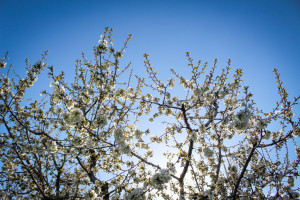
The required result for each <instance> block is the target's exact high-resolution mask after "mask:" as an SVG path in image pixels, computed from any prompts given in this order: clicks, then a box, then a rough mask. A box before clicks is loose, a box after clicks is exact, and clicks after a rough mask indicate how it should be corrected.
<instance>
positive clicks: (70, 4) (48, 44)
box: [0, 0, 300, 111]
mask: <svg viewBox="0 0 300 200" xmlns="http://www.w3.org/2000/svg"><path fill="white" fill-rule="evenodd" d="M106 26H109V27H112V28H113V29H114V35H115V36H114V39H115V44H116V45H118V44H119V45H121V44H122V42H123V41H124V40H125V39H126V36H127V35H128V34H130V33H132V34H133V39H132V40H131V42H130V44H129V48H128V49H127V50H126V52H125V56H124V59H125V61H126V62H129V61H132V63H133V65H132V67H133V69H134V73H136V74H144V72H145V71H144V68H143V57H142V55H143V53H145V52H147V53H148V54H150V58H151V61H152V63H153V66H155V67H156V69H157V71H158V74H159V75H161V78H162V79H167V78H168V76H169V68H171V67H172V68H174V69H175V70H176V71H178V72H181V73H185V71H186V68H185V67H186V63H187V62H186V59H185V57H184V56H185V54H184V52H186V51H190V53H191V56H192V57H193V58H195V59H201V60H202V61H203V62H206V61H207V62H209V63H211V64H212V63H213V60H214V58H218V59H219V64H218V67H219V68H222V67H224V66H225V65H226V62H227V59H228V58H231V59H232V67H233V68H242V69H243V70H244V83H245V84H246V85H249V86H250V91H253V93H254V95H255V96H254V98H255V99H256V101H257V103H258V104H259V105H261V106H264V108H265V109H266V111H267V110H269V109H270V108H271V107H273V105H274V103H275V102H274V101H273V100H274V97H273V95H274V94H275V93H276V91H277V88H276V84H275V80H274V74H273V73H272V69H273V68H274V67H277V68H279V72H280V73H281V74H282V80H283V81H284V82H285V86H286V87H287V90H288V92H290V93H291V95H292V96H296V95H299V91H300V87H299V81H298V77H299V75H300V73H299V72H300V67H299V64H300V2H299V1H296V0H282V1H277V0H273V1H271V0H270V1H264V0H260V1H258V0H254V1H246V0H245V1H232V0H229V1H228V0H227V1H204V0H198V1H192V0H185V1H183V0H172V1H171V0H170V1H169V0H166V1H161V0H160V1H156V0H155V1H150V0H149V1H144V0H140V1H131V0H127V1H125V0H119V1H116V0H112V1H108V0H106V1H103V0H99V1H83V0H80V1H79V0H73V1H67V0H64V1H57V0H43V1H38V0H35V1H34V0H26V1H22V0H14V1H11V0H1V1H0V55H1V56H3V55H4V54H5V52H6V51H9V57H10V62H11V63H13V64H14V66H15V69H16V71H17V72H19V73H22V72H24V66H25V63H24V60H25V58H28V59H29V60H30V61H31V63H34V62H35V61H36V60H37V59H39V58H40V55H41V54H42V53H43V52H44V51H45V50H49V52H50V53H49V57H48V63H49V64H50V65H54V67H55V69H56V70H57V71H60V70H64V71H66V72H67V74H70V73H73V72H74V63H75V60H76V59H78V58H80V56H81V52H82V51H84V52H86V53H87V54H88V55H91V52H92V47H93V45H95V44H96V43H97V41H98V40H99V36H100V34H101V33H102V32H103V30H104V28H105V27H106ZM90 59H93V57H92V56H90ZM298 110H299V109H298Z"/></svg>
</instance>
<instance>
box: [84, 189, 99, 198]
mask: <svg viewBox="0 0 300 200" xmlns="http://www.w3.org/2000/svg"><path fill="white" fill-rule="evenodd" d="M96 198H97V194H96V192H95V191H94V190H89V191H87V192H86V193H85V194H84V199H86V200H94V199H96Z"/></svg>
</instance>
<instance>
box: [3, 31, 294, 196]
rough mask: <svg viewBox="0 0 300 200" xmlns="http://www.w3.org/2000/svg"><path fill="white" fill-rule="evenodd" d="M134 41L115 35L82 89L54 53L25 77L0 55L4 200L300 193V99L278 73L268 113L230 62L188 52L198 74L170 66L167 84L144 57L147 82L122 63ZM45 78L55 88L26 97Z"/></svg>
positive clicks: (81, 73)
mask: <svg viewBox="0 0 300 200" xmlns="http://www.w3.org/2000/svg"><path fill="white" fill-rule="evenodd" d="M130 38H131V35H129V36H128V39H127V40H126V41H125V42H124V45H123V46H122V47H121V48H120V49H118V50H117V49H115V48H114V45H113V43H112V42H113V39H112V29H109V28H106V29H105V32H104V34H103V35H102V36H101V39H100V40H99V42H98V44H97V45H96V46H95V47H94V48H93V53H94V58H93V59H92V60H89V59H88V58H86V56H85V54H84V53H83V54H82V58H81V59H79V60H77V61H76V66H75V78H74V81H73V82H67V81H66V80H65V76H66V75H65V74H64V72H61V73H59V74H57V72H56V71H55V68H54V67H53V66H50V65H48V64H47V63H46V57H47V54H48V52H45V53H44V54H43V55H42V58H41V59H40V60H38V61H37V62H36V63H35V64H30V63H29V61H26V76H24V77H21V76H19V75H17V74H16V73H15V72H14V70H13V69H14V68H13V67H12V65H9V63H8V54H6V55H5V56H4V57H3V58H1V62H0V68H1V75H0V76H1V77H0V83H1V86H0V113H1V114H0V127H1V132H0V134H1V135H0V139H1V140H0V154H1V161H0V167H1V173H0V182H1V185H0V196H1V198H2V199H17V198H22V199H47V200H48V199H49V200H50V199H90V200H94V199H105V200H107V199H114V200H117V199H126V200H134V199H136V200H138V199H180V200H183V199H192V200H196V199H296V198H299V192H300V191H299V187H300V185H299V183H298V184H297V182H296V181H297V180H298V181H299V161H300V148H299V147H298V145H299V136H300V128H299V123H300V121H299V117H298V118H297V116H294V112H293V107H295V106H296V105H297V103H298V100H299V97H294V98H291V97H289V96H288V93H287V91H286V90H285V88H284V86H283V82H282V81H281V79H280V74H279V72H278V70H277V69H275V68H274V74H275V80H276V82H277V85H278V91H277V92H278V95H279V97H280V100H279V101H278V102H274V105H275V107H274V108H273V110H271V111H269V112H264V111H263V110H262V109H261V108H259V107H257V105H256V104H255V101H254V99H253V95H252V93H251V92H250V91H249V87H248V86H243V85H242V75H243V72H242V69H236V70H235V71H233V70H231V66H230V64H231V60H230V59H229V60H228V64H227V66H226V67H225V68H223V69H222V70H221V71H220V73H219V72H217V70H216V69H217V60H215V62H214V63H213V64H212V65H211V64H209V63H202V62H201V61H198V62H196V61H194V60H193V59H192V58H191V56H190V54H189V53H188V52H187V53H186V58H187V70H189V71H190V76H189V77H184V76H182V75H181V74H179V73H177V72H176V71H175V70H173V69H171V75H170V77H171V78H169V79H168V80H165V81H163V80H160V79H159V72H156V71H155V69H154V67H153V66H152V65H151V62H150V56H149V55H148V54H146V53H145V54H144V65H145V70H146V75H145V77H139V76H134V75H133V72H132V71H130V64H128V65H125V66H123V64H120V60H121V59H122V57H123V54H124V50H125V49H126V47H127V45H128V42H129V40H130ZM42 71H47V72H48V77H49V79H50V87H49V88H48V89H45V90H43V91H41V93H40V95H41V97H39V96H38V95H36V94H31V95H30V96H31V97H32V98H31V99H28V98H26V94H28V92H29V93H30V88H31V87H32V86H33V85H34V83H35V82H36V81H37V78H38V76H39V75H40V74H41V73H42ZM124 76H125V78H124ZM124 80H126V81H124ZM145 120H147V121H148V122H149V123H145ZM152 123H153V124H155V126H158V127H159V129H160V130H161V132H155V131H152V130H151V126H153V125H151V124H152ZM297 137H298V138H297ZM162 152H163V153H162Z"/></svg>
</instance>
